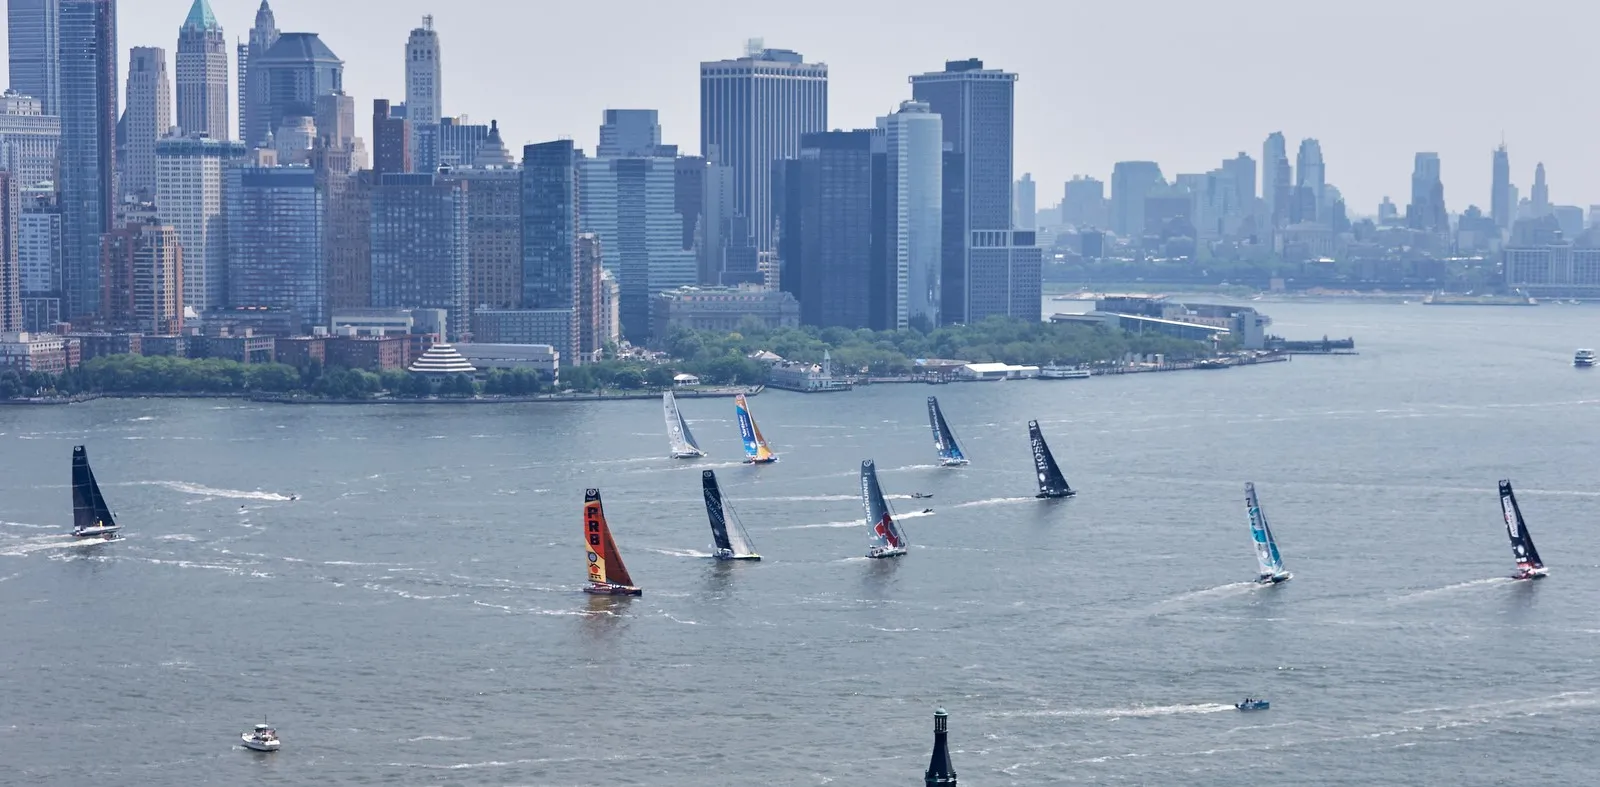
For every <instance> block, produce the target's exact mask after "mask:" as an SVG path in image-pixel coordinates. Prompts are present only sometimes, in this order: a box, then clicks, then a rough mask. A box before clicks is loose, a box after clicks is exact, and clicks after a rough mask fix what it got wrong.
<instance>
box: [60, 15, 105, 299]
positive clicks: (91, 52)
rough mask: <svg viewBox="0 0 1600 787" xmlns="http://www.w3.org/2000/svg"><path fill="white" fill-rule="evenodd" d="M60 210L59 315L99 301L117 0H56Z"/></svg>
mask: <svg viewBox="0 0 1600 787" xmlns="http://www.w3.org/2000/svg"><path fill="white" fill-rule="evenodd" d="M60 61H61V149H60V150H61V153H60V155H61V184H60V187H61V208H62V210H61V212H62V230H63V234H64V236H65V237H64V241H65V242H64V244H63V245H64V250H65V254H63V268H64V273H65V277H64V278H65V279H66V281H65V285H66V317H67V318H68V319H81V318H84V317H91V316H93V315H94V314H95V313H96V312H97V311H99V306H100V236H101V235H102V234H104V233H106V232H108V231H110V229H111V223H112V210H114V208H115V206H116V194H117V165H116V160H117V156H116V148H117V2H116V0H62V3H61V53H60Z"/></svg>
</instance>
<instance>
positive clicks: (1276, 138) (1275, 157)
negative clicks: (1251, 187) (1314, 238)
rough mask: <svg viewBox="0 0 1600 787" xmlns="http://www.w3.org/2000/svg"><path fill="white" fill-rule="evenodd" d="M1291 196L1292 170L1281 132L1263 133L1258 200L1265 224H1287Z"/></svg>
mask: <svg viewBox="0 0 1600 787" xmlns="http://www.w3.org/2000/svg"><path fill="white" fill-rule="evenodd" d="M1293 195H1294V179H1293V171H1292V170H1291V169H1290V167H1289V152H1288V147H1287V143H1286V142H1285V141H1284V138H1283V132H1281V131H1274V132H1272V133H1271V134H1268V135H1267V141H1266V143H1265V144H1263V145H1262V146H1261V201H1262V207H1263V208H1264V209H1265V210H1264V212H1265V214H1266V219H1267V222H1268V224H1270V225H1271V226H1273V227H1282V226H1285V225H1287V224H1288V223H1289V206H1290V202H1291V201H1292V200H1293V198H1294V197H1293Z"/></svg>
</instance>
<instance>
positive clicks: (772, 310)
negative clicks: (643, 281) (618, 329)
mask: <svg viewBox="0 0 1600 787" xmlns="http://www.w3.org/2000/svg"><path fill="white" fill-rule="evenodd" d="M746 320H754V321H756V322H757V323H758V324H760V325H761V327H762V328H763V329H765V330H769V331H770V330H777V329H779V328H798V327H800V302H799V301H796V300H795V299H794V296H793V295H791V294H789V293H787V292H782V291H779V290H767V289H763V288H761V287H758V286H756V285H753V284H744V285H740V286H738V287H683V288H680V289H676V290H668V291H666V292H658V293H656V294H655V297H654V298H652V299H651V302H650V321H651V325H652V328H651V333H652V334H653V335H655V336H658V337H661V336H666V335H667V333H668V332H669V331H671V330H672V329H673V328H688V329H689V330H694V331H716V332H719V333H729V332H732V331H737V330H740V327H741V326H742V325H744V324H745V321H746Z"/></svg>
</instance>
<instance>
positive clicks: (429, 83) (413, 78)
mask: <svg viewBox="0 0 1600 787" xmlns="http://www.w3.org/2000/svg"><path fill="white" fill-rule="evenodd" d="M443 111H444V64H443V60H442V58H441V56H440V48H439V33H438V31H436V30H434V29H433V17H432V16H431V15H429V16H424V17H423V18H422V26H421V27H418V28H414V29H412V31H411V36H410V38H409V39H407V41H406V117H408V118H410V120H411V122H412V123H414V124H416V125H418V126H423V125H438V124H439V118H440V116H441V115H442V114H443Z"/></svg>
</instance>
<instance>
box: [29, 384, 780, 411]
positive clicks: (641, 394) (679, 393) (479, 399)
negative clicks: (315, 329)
mask: <svg viewBox="0 0 1600 787" xmlns="http://www.w3.org/2000/svg"><path fill="white" fill-rule="evenodd" d="M766 388H767V387H766V386H764V385H756V386H750V387H740V388H732V387H729V388H713V389H705V390H676V389H674V390H673V395H674V396H676V397H678V398H680V399H732V398H733V397H735V396H739V395H744V396H759V395H760V394H761V393H762V392H763V391H765V390H766ZM661 393H662V392H661V391H629V392H626V393H611V394H608V393H574V394H549V395H546V394H538V395H534V396H474V397H471V398H466V397H462V398H454V397H438V396H435V397H430V398H425V399H409V398H396V397H373V398H367V399H343V398H332V397H320V396H297V395H295V394H265V393H252V392H248V391H240V392H228V393H215V392H198V391H197V392H192V393H95V394H78V395H75V396H61V397H44V398H35V399H0V406H6V405H15V406H19V407H21V406H33V407H51V406H60V405H69V404H82V403H84V402H92V401H95V400H96V399H241V400H244V401H247V402H258V403H263V404H340V405H357V404H369V405H407V404H422V405H438V404H456V405H490V404H527V403H535V402H539V403H543V402H611V401H623V400H629V401H631V400H640V399H659V398H661Z"/></svg>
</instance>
